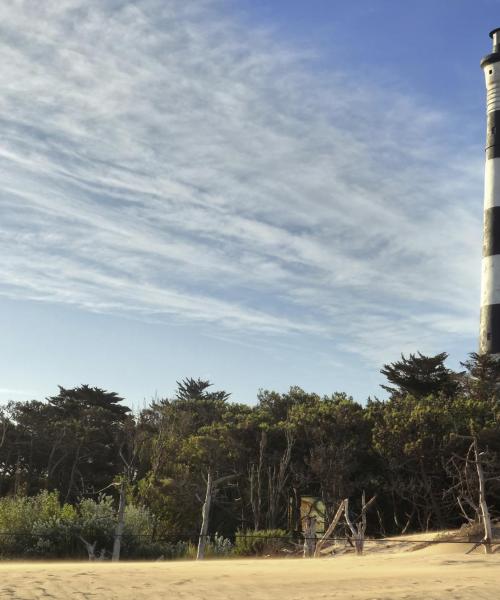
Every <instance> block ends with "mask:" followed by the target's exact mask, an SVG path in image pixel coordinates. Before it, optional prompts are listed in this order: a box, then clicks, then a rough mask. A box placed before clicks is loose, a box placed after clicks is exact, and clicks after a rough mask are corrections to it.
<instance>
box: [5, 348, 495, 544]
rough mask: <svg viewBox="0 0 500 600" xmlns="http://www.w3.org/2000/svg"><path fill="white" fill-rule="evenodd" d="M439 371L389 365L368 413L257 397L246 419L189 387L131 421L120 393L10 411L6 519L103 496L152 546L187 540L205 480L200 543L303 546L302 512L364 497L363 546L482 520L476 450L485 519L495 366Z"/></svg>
mask: <svg viewBox="0 0 500 600" xmlns="http://www.w3.org/2000/svg"><path fill="white" fill-rule="evenodd" d="M446 358H447V356H446V354H444V353H443V354H439V355H436V356H430V357H428V356H423V355H421V354H416V355H410V356H409V357H404V356H403V357H402V358H401V360H399V361H396V362H394V363H391V364H388V365H385V366H384V368H383V369H382V373H383V374H384V375H385V377H386V378H387V384H386V385H385V386H384V387H385V389H386V390H387V392H388V394H389V398H388V399H387V400H384V401H381V400H378V399H372V398H371V399H368V401H367V402H366V404H365V405H364V406H362V405H361V404H359V403H357V402H354V401H353V399H352V398H351V397H349V396H347V395H346V394H343V393H338V392H337V393H334V394H332V395H329V396H319V395H317V394H314V393H308V392H306V391H304V390H302V389H301V388H299V387H292V388H290V390H289V391H288V392H287V393H284V394H280V393H277V392H274V391H268V390H263V391H261V392H259V394H258V398H257V403H256V405H255V406H248V405H245V404H238V403H236V402H233V401H230V399H229V394H228V393H227V392H225V391H214V390H213V389H212V386H211V385H210V384H209V382H207V381H202V380H199V379H196V380H195V379H186V380H184V381H182V382H180V383H178V387H177V391H176V394H175V396H174V397H173V398H168V399H162V400H155V401H153V402H151V404H150V406H148V407H147V408H145V409H144V410H142V411H141V412H140V413H139V414H137V415H134V414H132V412H131V410H130V409H129V408H128V407H127V406H126V405H125V403H124V401H123V399H122V398H120V397H119V396H118V395H117V394H115V393H112V392H107V391H104V390H101V389H98V388H92V387H89V386H85V385H84V386H81V387H78V388H74V389H64V388H60V389H59V393H58V394H57V395H56V396H53V397H50V398H47V399H46V401H43V402H42V401H38V400H32V401H29V402H10V403H9V404H8V405H7V406H6V407H5V408H4V410H3V412H2V415H1V421H0V497H3V498H4V500H3V501H2V506H7V505H8V503H9V502H10V501H11V500H9V499H12V498H18V499H19V498H24V499H29V498H35V497H36V498H40V497H42V496H43V494H49V496H48V497H50V498H53V497H54V496H53V494H52V495H50V494H51V493H52V492H54V493H57V494H58V498H59V503H60V506H61V507H63V506H64V505H66V506H70V507H71V506H73V507H76V508H78V507H79V506H81V505H82V502H84V506H86V507H87V508H86V510H87V512H88V510H90V508H89V507H92V506H94V505H96V503H97V504H99V502H102V501H103V500H102V499H103V498H104V497H107V498H108V500H106V502H108V503H109V502H111V504H113V507H114V508H113V510H114V511H115V513H114V514H115V517H114V519H115V520H116V515H117V514H118V513H119V504H120V500H121V505H122V508H124V507H125V506H127V507H132V508H128V509H127V510H128V511H129V512H128V513H127V514H128V517H127V518H129V519H130V518H132V517H131V516H130V515H132V514H138V513H137V511H143V512H144V511H145V512H144V514H147V527H146V525H144V527H146V529H147V532H148V533H147V535H148V536H150V538H151V539H152V540H154V539H158V540H161V539H162V540H166V539H169V540H172V542H175V541H178V540H184V541H189V540H192V541H196V539H197V537H198V534H199V532H200V526H201V520H202V505H203V503H204V501H205V498H206V488H207V477H209V476H210V478H211V479H210V480H211V481H217V480H219V481H220V484H219V485H218V486H217V489H214V490H213V501H212V504H211V510H210V521H209V525H208V530H207V535H209V536H212V538H213V539H214V537H213V536H214V535H215V533H216V532H217V533H218V535H219V536H222V538H221V539H223V538H229V539H230V540H233V541H234V538H235V534H236V532H240V534H241V532H255V531H262V530H278V529H280V530H286V531H295V532H297V531H300V530H301V529H302V522H301V514H300V505H301V497H303V496H313V497H317V498H319V499H321V500H322V501H323V503H324V506H325V511H326V520H327V521H330V520H331V519H332V516H333V515H334V513H335V511H336V509H337V508H338V506H339V504H340V502H341V501H342V500H343V499H344V498H350V499H351V504H350V506H352V510H353V511H355V510H356V506H359V502H360V499H361V495H362V493H363V491H365V492H366V495H367V497H371V496H373V495H375V494H376V496H377V500H376V503H375V504H374V507H373V509H372V511H371V513H370V519H369V525H368V533H369V534H370V535H389V534H395V533H400V532H402V531H411V530H419V531H420V530H426V529H432V528H445V527H451V526H458V525H460V524H462V523H463V522H465V521H466V520H467V519H470V520H474V519H476V516H477V514H476V513H477V506H474V494H475V491H474V490H473V489H471V487H474V485H475V484H474V481H473V478H472V477H467V474H465V476H463V473H462V470H463V469H465V471H464V472H466V471H467V465H468V463H467V461H466V460H465V459H466V455H467V451H468V448H469V447H470V440H471V439H475V440H476V441H477V444H478V445H479V447H480V448H481V450H482V452H484V453H485V454H484V456H485V457H487V460H486V458H485V469H486V471H487V475H488V477H487V478H488V490H487V494H488V497H487V499H488V503H489V505H490V507H491V510H492V514H493V515H494V514H495V512H498V510H499V509H500V482H499V481H498V480H497V479H495V477H498V476H499V475H500V455H499V450H500V410H499V409H500V403H499V402H500V387H499V385H500V365H499V363H497V362H496V361H495V360H493V359H492V358H491V357H489V356H486V355H484V356H478V355H476V354H472V355H470V358H469V360H468V361H467V362H465V363H464V364H463V371H460V372H454V371H451V370H450V369H448V368H447V367H446V366H445V360H446ZM464 460H465V462H463V461H464ZM464 465H465V466H464ZM41 494H42V496H41ZM109 498H110V499H109ZM26 501H27V500H26ZM85 502H86V503H87V504H85ZM92 503H94V504H92ZM357 503H358V505H357ZM94 508H95V506H94ZM0 509H1V507H0ZM65 510H67V511H68V510H70V509H65ZM78 510H79V509H78ZM95 510H98V509H95ZM134 511H135V512H134ZM0 512H1V510H0ZM77 512H78V511H77ZM78 514H79V513H78ZM75 515H76V516H75V517H74V518H75V519H77V517H78V515H77V514H76V513H75ZM0 517H1V514H0ZM78 518H80V517H78ZM125 520H126V519H125ZM0 521H1V519H0ZM4 522H5V521H4ZM75 522H76V521H75ZM113 522H115V521H113ZM125 525H126V523H125ZM110 527H111V526H110Z"/></svg>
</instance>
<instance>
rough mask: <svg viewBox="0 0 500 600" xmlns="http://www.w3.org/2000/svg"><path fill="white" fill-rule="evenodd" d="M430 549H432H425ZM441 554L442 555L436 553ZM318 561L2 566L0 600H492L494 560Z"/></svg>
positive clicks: (496, 586)
mask: <svg viewBox="0 0 500 600" xmlns="http://www.w3.org/2000/svg"><path fill="white" fill-rule="evenodd" d="M433 548H435V546H433ZM444 550H446V548H444ZM437 552H438V551H437V550H436V551H435V552H434V553H433V554H429V553H427V552H424V551H419V552H404V553H399V554H397V553H387V554H385V553H376V554H371V555H368V556H364V557H356V556H352V555H347V556H338V557H334V558H324V559H316V560H314V559H292V558H288V559H232V560H219V561H205V562H200V563H195V562H156V563H119V564H112V563H85V562H82V563H21V562H17V563H3V564H0V582H1V583H0V598H1V599H4V598H5V599H10V600H21V599H23V600H28V599H30V600H31V599H32V598H52V599H57V600H59V599H61V600H62V599H72V598H75V599H89V600H90V599H94V600H95V599H103V600H113V599H120V600H135V599H137V600H142V599H146V598H147V599H150V600H152V599H167V598H168V599H169V600H177V599H188V598H189V600H226V599H227V600H233V599H234V600H250V599H259V600H271V599H273V600H275V599H278V600H281V599H283V600H309V599H311V600H312V599H315V600H316V599H330V598H331V599H334V598H335V599H341V600H350V599H352V600H389V599H390V600H399V599H401V600H403V599H404V600H424V599H425V600H437V599H439V600H441V599H457V600H459V599H460V600H472V599H474V600H480V599H483V598H484V599H486V598H487V599H488V600H491V599H492V598H498V595H499V593H500V592H499V590H500V555H496V554H494V555H490V556H485V555H483V554H473V555H469V556H465V555H464V554H463V553H460V554H458V553H456V552H454V553H451V554H448V553H447V552H444V553H443V551H442V550H441V551H440V552H439V553H437Z"/></svg>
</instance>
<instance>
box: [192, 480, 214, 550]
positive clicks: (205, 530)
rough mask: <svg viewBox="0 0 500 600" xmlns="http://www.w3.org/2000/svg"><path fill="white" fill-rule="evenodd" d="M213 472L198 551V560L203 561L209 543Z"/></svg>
mask: <svg viewBox="0 0 500 600" xmlns="http://www.w3.org/2000/svg"><path fill="white" fill-rule="evenodd" d="M212 486H213V484H212V472H211V471H210V470H209V471H208V474H207V491H206V494H205V502H204V503H203V509H202V513H201V514H202V521H201V530H200V537H199V539H198V551H197V553H196V560H202V559H203V558H204V557H205V546H206V543H207V534H208V522H209V517H210V505H211V504H212Z"/></svg>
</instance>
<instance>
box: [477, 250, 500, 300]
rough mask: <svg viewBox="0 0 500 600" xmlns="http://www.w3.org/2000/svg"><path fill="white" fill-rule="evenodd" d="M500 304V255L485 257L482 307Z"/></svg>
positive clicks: (482, 277)
mask: <svg viewBox="0 0 500 600" xmlns="http://www.w3.org/2000/svg"><path fill="white" fill-rule="evenodd" d="M489 304H500V254H493V255H491V256H484V257H483V264H482V275H481V306H488V305H489Z"/></svg>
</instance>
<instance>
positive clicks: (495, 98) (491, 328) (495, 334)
mask: <svg viewBox="0 0 500 600" xmlns="http://www.w3.org/2000/svg"><path fill="white" fill-rule="evenodd" d="M490 37H491V38H492V40H493V52H492V53H491V54H488V55H487V56H485V57H484V58H483V60H482V61H481V68H482V69H483V71H484V76H485V79H486V114H487V130H486V169H485V177H484V234H483V268H482V277H481V324H480V331H479V352H480V353H482V354H484V353H488V354H498V355H499V356H500V28H498V29H494V30H493V31H492V32H491V33H490Z"/></svg>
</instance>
